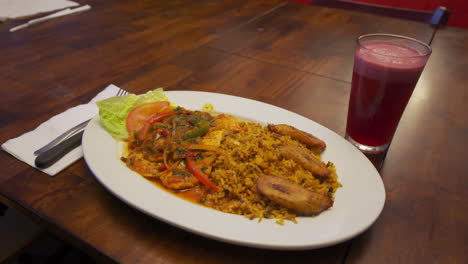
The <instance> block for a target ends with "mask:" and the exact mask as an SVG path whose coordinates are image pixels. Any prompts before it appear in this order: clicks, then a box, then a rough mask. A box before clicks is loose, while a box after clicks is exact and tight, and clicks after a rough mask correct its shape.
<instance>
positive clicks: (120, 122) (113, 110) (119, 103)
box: [96, 88, 169, 139]
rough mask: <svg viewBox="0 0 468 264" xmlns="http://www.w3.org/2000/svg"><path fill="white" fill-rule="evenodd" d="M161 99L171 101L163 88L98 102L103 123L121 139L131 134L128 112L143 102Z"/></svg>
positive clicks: (114, 135)
mask: <svg viewBox="0 0 468 264" xmlns="http://www.w3.org/2000/svg"><path fill="white" fill-rule="evenodd" d="M159 101H169V98H167V96H166V94H165V93H164V90H163V89H162V88H158V89H155V90H153V91H149V92H147V93H145V94H142V95H135V94H128V95H124V96H115V97H110V98H107V99H104V100H101V101H98V102H96V104H97V106H98V108H99V117H100V118H101V123H102V124H103V125H104V127H105V128H106V130H107V131H108V132H109V133H110V134H111V135H112V136H113V137H114V138H120V139H121V138H127V137H128V136H129V134H128V131H127V125H126V119H127V115H128V113H129V112H130V111H131V110H132V109H133V108H135V107H137V106H139V105H141V104H145V103H151V102H159Z"/></svg>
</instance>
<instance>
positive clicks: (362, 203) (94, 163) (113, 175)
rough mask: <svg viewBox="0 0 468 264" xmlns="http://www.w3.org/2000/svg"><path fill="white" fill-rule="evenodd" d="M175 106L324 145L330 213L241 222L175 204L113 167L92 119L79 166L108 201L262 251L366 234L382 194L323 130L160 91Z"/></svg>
mask: <svg viewBox="0 0 468 264" xmlns="http://www.w3.org/2000/svg"><path fill="white" fill-rule="evenodd" d="M166 93H167V96H168V97H169V98H170V99H171V100H172V101H173V102H175V103H177V104H178V105H180V106H182V107H184V108H187V109H192V110H199V109H200V108H201V107H202V105H203V104H205V103H211V104H213V106H214V107H215V109H216V110H217V111H219V112H224V113H228V114H232V115H235V116H237V117H240V118H245V119H250V120H252V121H255V122H258V123H262V124H266V123H275V124H279V123H286V124H289V125H292V126H295V127H297V128H299V129H302V130H305V131H308V132H310V133H312V134H314V135H316V136H318V137H319V138H321V139H323V140H324V141H325V142H326V143H327V149H326V151H325V152H324V153H323V156H322V157H323V160H324V161H332V162H333V163H334V164H335V166H336V168H337V173H338V180H339V181H340V182H341V184H343V187H342V188H339V189H338V190H337V192H336V195H335V203H334V205H333V207H332V208H330V209H329V210H327V211H325V212H323V213H321V214H320V215H319V216H317V217H298V218H297V220H298V223H297V224H294V223H292V222H290V221H285V225H284V226H281V225H278V224H276V222H275V220H266V219H264V220H262V221H261V222H260V223H259V222H258V221H257V220H249V219H247V218H245V217H243V216H239V215H232V214H227V213H223V212H219V211H216V210H213V209H209V208H206V207H203V206H199V205H197V204H194V203H191V202H187V201H185V200H183V199H180V198H178V197H176V196H174V195H172V194H170V193H168V192H166V191H164V190H162V189H160V188H158V187H156V186H154V185H153V184H152V183H150V182H149V181H147V180H145V179H144V178H143V177H141V176H140V175H138V174H136V173H135V172H133V171H131V170H130V169H128V168H127V167H126V166H125V164H124V163H123V162H121V161H120V160H119V156H120V155H119V154H120V153H119V152H120V151H121V150H120V147H119V146H120V144H119V143H118V142H117V141H116V140H114V139H113V138H112V137H111V136H110V135H109V134H108V133H107V132H106V130H105V129H104V128H103V126H102V125H101V123H100V121H99V117H98V116H96V117H95V118H93V120H92V121H91V122H90V123H89V125H88V127H87V128H86V131H85V133H84V136H83V152H84V157H85V160H86V162H87V164H88V166H89V168H90V169H91V170H92V172H93V173H94V175H95V176H96V178H97V179H98V180H99V181H100V182H101V183H102V184H103V185H104V186H105V187H106V188H107V189H108V190H110V191H111V192H112V193H113V194H114V195H115V196H117V197H119V198H120V199H121V200H123V201H125V202H126V203H128V204H129V205H131V206H133V207H135V208H137V209H138V210H140V211H142V212H144V213H146V214H149V215H151V216H153V217H155V218H157V219H159V220H162V221H164V222H167V223H169V224H172V225H175V226H177V227H180V228H182V229H185V230H188V231H190V232H193V233H196V234H199V235H202V236H205V237H209V238H213V239H217V240H220V241H224V242H228V243H233V244H238V245H244V246H250V247H257V248H269V249H281V250H298V249H312V248H320V247H326V246H330V245H333V244H337V243H340V242H343V241H345V240H348V239H350V238H353V237H354V236H356V235H358V234H360V233H361V232H363V231H365V230H366V229H367V228H369V227H370V226H371V225H372V224H373V223H374V221H375V220H376V219H377V217H378V216H379V215H380V213H381V211H382V209H383V206H384V203H385V189H384V185H383V182H382V179H381V178H380V175H379V173H378V172H377V170H376V169H375V168H374V166H373V165H372V163H371V162H370V161H369V160H368V159H367V158H366V157H365V156H364V155H363V154H362V153H361V152H359V151H358V150H357V149H356V148H355V147H354V146H352V145H351V144H350V143H348V142H347V141H346V140H345V139H343V138H342V137H340V136H339V135H337V134H335V133H334V132H332V131H331V130H329V129H327V128H325V127H323V126H321V125H319V124H317V123H315V122H313V121H311V120H309V119H307V118H305V117H303V116H300V115H298V114H295V113H293V112H290V111H287V110H285V109H282V108H278V107H275V106H273V105H269V104H265V103H262V102H258V101H254V100H250V99H245V98H241V97H236V96H229V95H224V94H216V93H207V92H192V91H168V92H166Z"/></svg>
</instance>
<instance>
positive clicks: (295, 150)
mask: <svg viewBox="0 0 468 264" xmlns="http://www.w3.org/2000/svg"><path fill="white" fill-rule="evenodd" d="M278 150H279V152H280V154H281V156H283V158H286V159H290V160H293V161H295V162H296V163H297V164H299V165H300V166H302V167H303V168H304V169H306V170H308V171H310V172H312V173H313V174H314V175H315V176H317V177H320V178H326V177H327V176H328V175H330V173H331V171H330V170H329V169H328V168H327V166H326V164H325V163H323V162H322V161H321V160H319V159H317V158H316V157H315V156H313V155H312V154H311V153H309V152H308V151H307V150H305V149H303V148H301V147H299V146H279V147H278Z"/></svg>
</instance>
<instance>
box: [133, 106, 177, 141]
mask: <svg viewBox="0 0 468 264" xmlns="http://www.w3.org/2000/svg"><path fill="white" fill-rule="evenodd" d="M175 114H176V112H174V111H170V112H162V113H157V114H154V115H152V116H150V117H149V118H148V119H147V120H146V121H145V123H144V124H143V127H142V128H141V129H140V130H139V131H138V139H139V140H140V141H143V140H145V138H146V135H147V134H148V129H149V128H150V126H151V125H152V124H154V123H156V122H159V121H161V120H163V119H165V118H167V117H170V116H173V115H175ZM164 131H166V130H163V132H164ZM164 133H167V134H169V132H164Z"/></svg>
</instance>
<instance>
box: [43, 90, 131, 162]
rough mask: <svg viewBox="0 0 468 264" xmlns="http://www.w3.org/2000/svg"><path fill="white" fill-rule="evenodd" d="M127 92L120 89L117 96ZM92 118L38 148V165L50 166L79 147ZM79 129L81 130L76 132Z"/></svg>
mask: <svg viewBox="0 0 468 264" xmlns="http://www.w3.org/2000/svg"><path fill="white" fill-rule="evenodd" d="M126 94H128V91H126V90H124V89H119V91H118V93H117V95H116V96H122V95H126ZM90 120H91V119H90ZM90 120H86V121H85V122H83V123H81V124H78V125H76V126H75V127H73V128H71V129H69V130H68V131H66V132H65V133H63V134H62V135H60V136H59V137H57V138H56V139H54V140H52V141H51V142H50V143H49V144H47V145H45V146H44V147H42V148H41V149H38V150H36V151H35V152H34V153H35V154H36V152H37V153H39V154H38V156H37V157H36V159H35V160H34V164H35V165H36V167H38V168H41V169H45V168H48V167H50V166H51V165H52V164H54V163H55V162H57V161H58V160H60V159H61V158H62V157H63V156H64V155H65V154H67V153H68V152H70V151H72V150H73V149H75V148H76V147H78V146H79V145H80V144H81V139H82V137H83V133H84V130H83V129H84V128H85V127H86V125H87V124H88V123H89V121H90ZM77 131H79V132H78V133H76V132H77Z"/></svg>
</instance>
